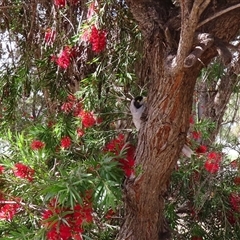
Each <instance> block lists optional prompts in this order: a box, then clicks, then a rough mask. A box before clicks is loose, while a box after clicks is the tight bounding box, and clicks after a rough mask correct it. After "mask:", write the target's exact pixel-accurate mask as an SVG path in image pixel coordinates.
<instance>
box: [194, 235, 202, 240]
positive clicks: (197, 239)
mask: <svg viewBox="0 0 240 240" xmlns="http://www.w3.org/2000/svg"><path fill="white" fill-rule="evenodd" d="M202 239H203V238H202V237H200V236H193V237H192V238H191V240H202Z"/></svg>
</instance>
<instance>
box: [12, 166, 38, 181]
mask: <svg viewBox="0 0 240 240" xmlns="http://www.w3.org/2000/svg"><path fill="white" fill-rule="evenodd" d="M14 166H15V169H14V175H15V176H16V177H19V178H23V179H27V180H28V181H29V182H31V181H32V180H33V176H34V172H35V171H34V170H33V169H32V168H30V167H28V166H26V165H24V164H22V163H16V164H15V165H14Z"/></svg>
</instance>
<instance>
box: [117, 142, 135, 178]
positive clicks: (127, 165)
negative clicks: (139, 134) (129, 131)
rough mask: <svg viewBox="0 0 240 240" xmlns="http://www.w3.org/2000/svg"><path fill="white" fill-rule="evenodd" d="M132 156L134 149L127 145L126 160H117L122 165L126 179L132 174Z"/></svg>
mask: <svg viewBox="0 0 240 240" xmlns="http://www.w3.org/2000/svg"><path fill="white" fill-rule="evenodd" d="M134 155H135V147H134V146H133V145H129V146H128V149H127V156H126V158H125V159H120V160H119V162H120V163H121V164H122V169H123V171H124V173H125V175H126V177H130V176H131V175H132V174H134V168H133V167H134V162H135V161H134Z"/></svg>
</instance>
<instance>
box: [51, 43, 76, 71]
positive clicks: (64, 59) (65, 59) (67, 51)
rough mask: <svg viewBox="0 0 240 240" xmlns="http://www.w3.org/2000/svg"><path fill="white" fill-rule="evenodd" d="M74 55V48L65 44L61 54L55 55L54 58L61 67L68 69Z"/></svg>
mask: <svg viewBox="0 0 240 240" xmlns="http://www.w3.org/2000/svg"><path fill="white" fill-rule="evenodd" d="M73 56H74V50H73V49H72V48H71V47H69V46H65V47H64V48H63V50H62V52H61V53H60V54H59V56H58V57H56V56H53V57H52V60H53V61H55V62H56V64H57V65H58V66H59V67H60V68H63V69H67V68H68V67H69V65H70V63H71V59H72V58H73Z"/></svg>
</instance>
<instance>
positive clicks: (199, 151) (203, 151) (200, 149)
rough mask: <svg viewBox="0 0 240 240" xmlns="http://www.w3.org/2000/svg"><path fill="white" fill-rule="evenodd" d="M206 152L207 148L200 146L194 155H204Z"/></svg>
mask: <svg viewBox="0 0 240 240" xmlns="http://www.w3.org/2000/svg"><path fill="white" fill-rule="evenodd" d="M206 152H207V146H205V145H200V146H199V147H198V148H197V149H196V153H199V154H201V153H206Z"/></svg>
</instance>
